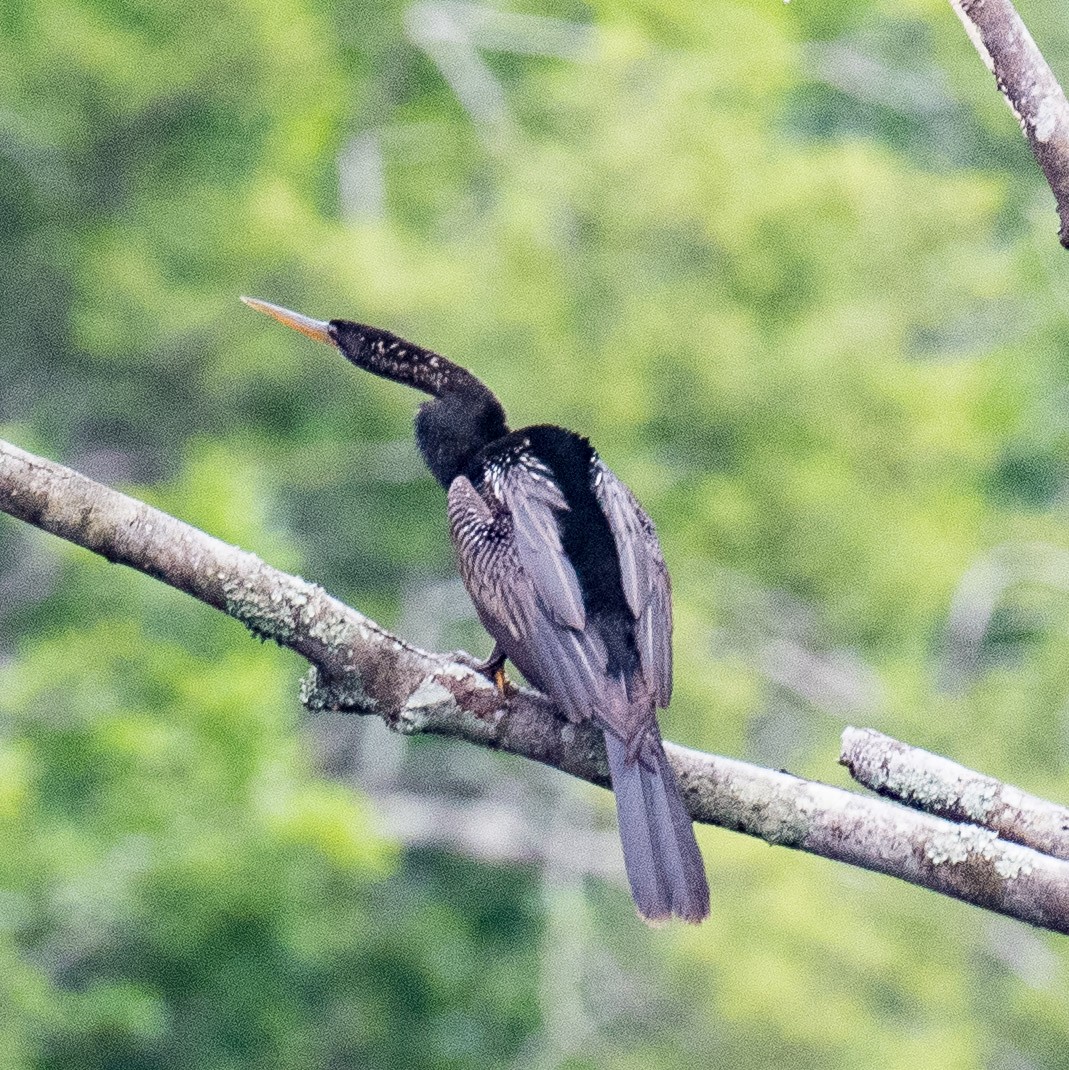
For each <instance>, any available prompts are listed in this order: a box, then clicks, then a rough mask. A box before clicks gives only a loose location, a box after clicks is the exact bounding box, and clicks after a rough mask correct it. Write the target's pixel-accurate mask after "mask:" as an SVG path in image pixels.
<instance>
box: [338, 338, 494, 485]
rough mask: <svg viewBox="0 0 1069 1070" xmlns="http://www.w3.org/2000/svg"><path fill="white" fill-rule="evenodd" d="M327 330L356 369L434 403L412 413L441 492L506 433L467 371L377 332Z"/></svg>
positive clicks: (490, 397)
mask: <svg viewBox="0 0 1069 1070" xmlns="http://www.w3.org/2000/svg"><path fill="white" fill-rule="evenodd" d="M328 329H329V333H330V337H331V338H332V339H333V341H334V344H335V345H336V346H337V347H338V348H339V349H340V350H341V351H342V353H344V354H345V356H346V357H347V358H348V359H349V360H350V361H352V363H353V364H355V365H356V366H357V367H358V368H364V369H365V370H366V371H369V372H374V373H375V374H376V375H381V376H382V377H383V378H385V379H392V380H393V381H394V382H395V383H403V384H404V385H405V386H412V387H415V388H416V389H417V390H422V391H423V392H424V393H426V394H430V395H431V396H432V397H433V398H434V400H433V401H427V402H424V404H422V405H421V406H420V408H419V412H418V413H417V414H416V443H417V445H418V446H419V451H420V453H422V454H423V459H424V461H426V463H427V467H428V468H429V469H430V470H431V473H432V474H433V475H434V477H435V479H437V480H438V482H439V483H441V484H442V486H443V487H447V488H448V487H449V485H450V483H452V482H453V480H454V479H456V477H457V476H458V475H461V474H462V473H464V472H465V471H467V469H468V466H469V465H470V464H471V463H472V461H473V459H474V458H475V456H476V454H478V453H479V451H480V450H482V449H483V448H484V447H486V446H488V445H490V443H492V442H496V441H497V440H498V439H500V438H502V437H504V436H505V435H506V434H508V424H507V423H506V420H505V410H504V409H503V408H502V407H501V402H500V401H498V400H497V398H496V397H495V396H494V393H493V391H492V390H490V388H489V387H488V386H486V385H485V384H484V383H482V382H481V381H480V380H479V379H477V378H476V377H475V376H474V375H472V374H471V372H469V371H468V370H467V369H466V368H462V367H461V366H460V365H459V364H454V363H453V362H452V361H451V360H446V359H445V357H440V356H439V355H438V354H437V353H432V352H431V351H430V350H429V349H421V348H420V347H419V346H417V345H413V344H412V343H411V342H406V341H405V340H404V339H403V338H398V337H397V335H395V334H391V333H390V332H389V331H383V330H380V329H379V328H378V327H367V326H365V325H364V324H362V323H350V322H349V321H348V320H331V321H330V324H329V328H328Z"/></svg>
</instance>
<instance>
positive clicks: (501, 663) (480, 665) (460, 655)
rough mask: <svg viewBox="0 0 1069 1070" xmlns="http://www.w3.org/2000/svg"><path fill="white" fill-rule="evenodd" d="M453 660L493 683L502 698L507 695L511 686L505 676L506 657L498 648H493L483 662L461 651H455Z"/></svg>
mask: <svg viewBox="0 0 1069 1070" xmlns="http://www.w3.org/2000/svg"><path fill="white" fill-rule="evenodd" d="M453 658H454V659H455V660H456V661H459V662H460V663H461V665H467V667H468V668H469V669H471V670H472V672H477V673H478V674H479V675H480V676H485V677H486V678H487V679H488V680H491V681H493V683H494V686H495V687H496V688H497V689H498V691H500V692H501V695H502V697H504V696H506V695H508V692H509V688H510V687H512V684H511V683H510V681H509V678H508V676H506V675H505V661H506V655H505V654H504V653H503V652H502V650H501V648H500V647H498V646H495V647H494V649H493V651H492V652H491V654H490V656H489V657H488V658H487V659H486V660H485V661H479V660H478V659H477V658H473V657H472V656H471V654H468V653H467V652H466V651H463V650H458V651H455V652H454V654H453Z"/></svg>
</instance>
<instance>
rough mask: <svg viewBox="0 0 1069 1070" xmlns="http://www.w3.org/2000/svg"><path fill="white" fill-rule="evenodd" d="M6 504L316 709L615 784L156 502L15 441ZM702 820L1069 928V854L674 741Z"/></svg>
mask: <svg viewBox="0 0 1069 1070" xmlns="http://www.w3.org/2000/svg"><path fill="white" fill-rule="evenodd" d="M0 511H3V512H7V513H10V514H11V515H12V516H16V517H18V518H20V519H22V520H25V521H27V522H28V523H31V524H34V525H35V526H37V527H39V528H42V529H43V530H45V531H49V532H52V533H53V534H55V535H59V536H61V537H62V538H65V539H67V540H69V541H71V542H74V543H76V544H78V545H80V546H84V547H86V548H87V549H90V550H93V551H95V552H96V553H99V554H101V555H103V556H104V557H106V558H107V559H108V560H109V561H115V562H120V563H122V564H125V565H129V566H131V567H132V568H136V569H138V570H140V571H142V572H144V573H146V574H148V575H150V576H154V577H156V578H157V579H160V580H162V581H163V582H165V583H168V584H170V585H171V586H173V587H176V588H177V589H179V590H181V591H185V592H186V593H188V594H191V595H193V597H195V598H199V599H200V600H201V601H203V602H205V603H206V604H208V605H210V606H214V607H215V608H216V609H220V610H223V611H224V612H227V613H229V614H230V615H231V616H233V617H236V618H237V619H238V620H240V621H242V622H243V623H244V624H246V625H247V626H248V627H249V628H250V629H252V631H253V632H255V633H256V634H257V635H260V636H264V637H267V638H271V639H274V640H275V641H276V642H278V643H279V644H281V645H282V646H286V647H289V648H290V649H292V650H295V651H297V652H298V653H299V654H301V655H302V656H303V657H305V658H306V659H307V660H308V661H310V662H311V663H312V665H313V675H312V679H311V680H310V681H309V682H308V683H307V686H306V689H305V696H304V697H305V699H306V701H307V703H308V705H309V706H310V707H311V708H313V709H342V708H343V709H346V710H350V711H352V712H357V713H364V714H373V715H375V716H378V717H381V718H382V719H383V721H385V722H386V724H387V725H389V726H390V727H391V728H393V729H395V730H396V731H399V732H404V733H416V732H431V733H435V734H438V735H444V736H452V737H454V738H457V739H463V740H466V741H468V742H470V743H476V744H479V745H481V746H484V747H490V748H492V749H495V750H502V751H507V752H509V753H511V754H516V755H519V756H521V757H524V758H532V759H534V760H536V761H539V762H542V763H543V764H545V765H550V766H553V767H554V768H557V769H560V770H562V771H564V772H566V773H570V774H571V775H573V776H576V777H579V778H581V779H583V780H587V781H589V782H591V783H593V784H600V785H607V784H608V775H607V769H606V763H605V752H604V747H603V743H602V740H601V733H600V732H599V731H598V730H597V729H596V728H593V727H591V726H589V725H573V724H568V723H566V722H565V721H563V720H561V719H559V718H558V717H557V716H556V715H555V713H554V711H553V708H552V706H551V705H550V704H549V702H548V700H546V699H545V698H544V697H542V696H540V695H537V694H535V693H534V692H531V691H528V690H524V689H515V690H514V691H512V692H511V693H510V695H509V697H508V700H507V702H506V701H505V700H503V699H502V697H501V696H500V694H499V693H498V691H497V689H496V688H495V687H494V686H493V684H492V683H490V682H489V681H487V680H486V679H484V678H483V677H482V676H480V675H479V674H478V673H476V672H474V671H472V669H471V668H470V667H469V666H468V665H467V664H465V662H464V660H463V658H462V657H460V656H456V655H444V654H431V653H427V652H426V651H423V650H419V649H417V648H416V647H413V646H411V645H409V644H408V643H405V642H403V641H402V640H401V639H398V638H397V637H396V636H394V635H391V634H390V633H389V632H387V631H385V630H384V629H383V628H381V627H379V626H378V625H377V624H375V623H374V621H371V620H369V619H368V618H367V617H365V616H363V614H361V613H359V612H357V611H356V610H355V609H352V608H350V607H349V606H346V605H344V604H342V603H341V602H339V601H338V600H337V599H335V598H331V597H330V596H329V595H328V594H326V593H325V592H324V591H323V590H322V588H320V587H317V586H316V585H315V584H311V583H308V582H307V581H306V580H302V579H300V578H299V577H297V576H290V575H288V574H286V573H284V572H280V571H278V570H277V569H274V568H271V566H269V565H266V564H265V563H264V562H263V561H261V560H260V559H259V558H258V557H256V556H255V555H254V554H250V553H247V552H244V551H242V550H239V549H237V548H236V547H233V546H229V545H227V544H226V543H223V542H220V541H219V540H218V539H214V538H212V537H211V536H209V535H206V534H204V533H203V532H201V531H198V530H197V529H196V528H193V527H190V526H189V525H188V524H184V523H182V522H181V521H179V520H176V519H175V518H174V517H171V516H168V515H167V514H165V513H162V512H160V511H159V510H157V509H153V508H152V507H150V506H148V505H145V504H144V503H142V502H138V501H135V500H134V499H132V498H129V497H127V496H126V495H124V494H120V493H119V492H118V491H115V490H111V489H110V488H108V487H105V486H102V485H101V484H99V483H95V482H93V481H92V480H90V479H87V478H85V477H84V476H81V475H79V474H78V473H76V472H73V471H71V470H70V469H68V468H64V467H63V466H61V465H58V464H55V463H53V462H51V461H47V460H44V459H42V458H40V457H34V456H33V455H31V454H29V453H26V452H24V451H23V450H20V449H18V448H16V447H15V446H10V445H7V444H6V443H2V442H0ZM666 749H667V751H668V754H669V756H670V758H671V759H672V763H673V765H674V766H675V768H676V771H677V772H678V774H679V777H680V782H681V784H682V786H683V791H684V794H685V796H686V799H687V803H688V805H689V807H690V811H691V814H692V815H693V816H694V818H695V820H697V821H702V822H706V823H708V824H712V825H719V826H721V827H722V828H727V829H733V830H735V831H738V832H743V833H746V834H747V835H750V836H756V837H759V838H760V839H763V840H765V841H766V842H767V843H770V844H776V845H780V846H784V847H792V848H794V849H796V850H801V851H807V852H809V853H811V854H816V855H821V856H822V857H824V858H829V859H833V860H835V861H839V862H846V863H849V864H850V865H854V866H860V867H862V868H864V869H869V870H873V871H875V872H878V873H886V874H888V875H890V876H894V877H898V878H899V879H901V880H904V881H908V882H909V883H911V884H916V885H919V886H921V887H924V888H929V889H931V890H933V891H936V892H941V893H942V894H944V895H950V896H953V897H955V898H957V899H962V900H964V901H966V902H969V903H973V904H975V905H977V906H980V907H984V908H986V909H988V910H993V911H997V912H999V913H1002V914H1007V915H1009V916H1011V917H1015V918H1019V919H1021V920H1022V921H1027V922H1030V923H1031V924H1033V925H1037V926H1041V927H1043V928H1047V929H1052V930H1054V931H1056V932H1062V933H1069V862H1065V861H1062V860H1060V859H1056V858H1052V857H1050V856H1049V855H1045V854H1041V853H1039V852H1037V851H1033V850H1030V849H1029V848H1027V847H1022V846H1019V845H1018V844H1013V843H1007V842H1006V841H1004V840H1001V839H999V838H998V837H997V836H996V834H995V833H994V832H992V831H990V830H989V829H985V828H980V827H977V826H973V825H962V824H955V823H954V822H950V821H946V820H943V819H942V818H939V817H934V816H931V815H929V814H922V813H917V812H915V811H912V810H908V809H905V808H904V807H901V806H898V805H896V804H894V803H888V802H884V801H882V800H880V799H877V798H872V797H868V796H862V795H856V794H854V793H852V792H848V791H843V790H842V789H839V788H834V787H830V786H829V785H826V784H820V783H816V782H814V781H806V780H802V779H800V778H798V777H794V776H791V775H790V774H788V773H783V772H775V771H773V770H771V769H763V768H761V767H759V766H754V765H749V764H747V763H745V762H739V761H734V760H732V759H730V758H721V757H718V756H716V755H711V754H703V753H700V752H698V751H694V750H689V749H687V748H685V747H680V746H677V745H674V744H671V743H670V744H667V747H666Z"/></svg>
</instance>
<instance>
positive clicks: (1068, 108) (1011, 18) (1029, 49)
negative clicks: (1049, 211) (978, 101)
mask: <svg viewBox="0 0 1069 1070" xmlns="http://www.w3.org/2000/svg"><path fill="white" fill-rule="evenodd" d="M950 6H951V7H953V8H954V10H955V12H957V15H958V17H959V18H960V19H961V21H962V24H963V25H964V26H965V31H966V33H968V35H969V39H970V40H971V41H972V43H973V44H974V45H975V46H976V50H977V52H979V53H980V58H981V59H982V60H983V61H984V63H985V64H986V65H987V69H988V70H989V71H991V73H992V74H993V75H994V76H995V83H996V84H997V86H998V89H999V92H1000V93H1001V94H1002V95H1003V96H1004V97H1005V98H1006V103H1007V104H1009V106H1010V108H1011V109H1012V110H1013V113H1014V115H1016V116H1017V119H1018V121H1019V122H1020V124H1021V130H1022V131H1023V133H1024V136H1025V139H1026V140H1027V141H1028V147H1029V148H1030V149H1031V150H1032V155H1033V156H1035V158H1036V162H1037V163H1038V164H1039V166H1040V167H1041V168H1042V170H1043V174H1044V175H1045V176H1046V179H1047V183H1048V185H1049V186H1050V188H1051V191H1052V192H1053V193H1054V200H1055V201H1056V202H1057V206H1058V217H1059V219H1060V220H1061V226H1060V227H1059V230H1058V240H1059V241H1060V242H1061V243H1062V245H1063V246H1065V247H1066V248H1069V102H1067V101H1066V99H1065V93H1064V92H1063V91H1062V87H1061V86H1060V85H1059V84H1058V79H1057V78H1055V77H1054V72H1053V71H1052V70H1051V69H1050V67H1049V66H1048V65H1047V61H1046V60H1045V59H1044V58H1043V53H1042V52H1040V51H1039V48H1038V47H1037V46H1036V43H1035V41H1033V40H1032V35H1031V34H1030V33H1029V32H1028V27H1027V26H1025V24H1024V22H1023V21H1022V20H1021V16H1020V15H1018V14H1017V10H1016V9H1015V8H1014V6H1013V4H1012V3H1011V2H1010V0H950Z"/></svg>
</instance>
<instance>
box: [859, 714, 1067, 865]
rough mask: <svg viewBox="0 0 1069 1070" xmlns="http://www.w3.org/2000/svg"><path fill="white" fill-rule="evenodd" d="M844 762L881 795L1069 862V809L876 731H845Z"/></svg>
mask: <svg viewBox="0 0 1069 1070" xmlns="http://www.w3.org/2000/svg"><path fill="white" fill-rule="evenodd" d="M839 762H840V763H841V764H842V765H845V766H846V767H847V769H849V770H850V775H851V776H852V777H853V778H854V779H855V780H856V781H857V782H858V783H859V784H864V785H865V787H866V788H871V789H872V790H873V791H875V792H876V793H877V794H879V795H883V796H885V797H886V798H889V799H896V800H897V801H898V802H901V803H904V804H905V805H906V806H911V807H913V808H914V809H916V810H924V811H925V812H926V813H929V814H935V815H936V816H937V817H946V818H949V819H950V820H951V821H961V822H969V823H972V824H974V825H981V826H983V827H984V828H986V829H990V830H991V831H992V832H994V833H995V834H996V835H997V836H999V837H1001V838H1002V839H1004V840H1009V841H1011V842H1012V843H1019V844H1022V845H1023V846H1025V847H1031V848H1033V849H1034V850H1036V851H1042V852H1043V853H1044V854H1048V855H1051V856H1052V857H1054V858H1061V859H1063V860H1065V861H1069V808H1067V807H1064V806H1058V805H1057V804H1056V803H1051V802H1047V800H1046V799H1039V798H1037V797H1036V796H1035V795H1029V794H1028V793H1027V792H1024V791H1021V789H1020V788H1015V787H1014V786H1013V785H1012V784H1004V783H1002V781H1001V780H996V779H995V778H994V777H989V776H984V775H983V774H982V773H974V772H973V771H972V770H971V769H966V768H965V767H964V766H962V765H958V764H957V762H952V761H949V760H948V759H947V758H941V757H939V755H937V754H930V753H929V752H928V751H925V750H920V749H918V748H917V747H910V746H908V745H907V744H905V743H900V742H899V741H898V740H896V739H891V738H890V736H885V735H883V734H882V733H881V732H874V731H873V730H872V729H871V728H847V729H846V730H845V731H844V732H843V741H842V751H841V753H840V756H839Z"/></svg>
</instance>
